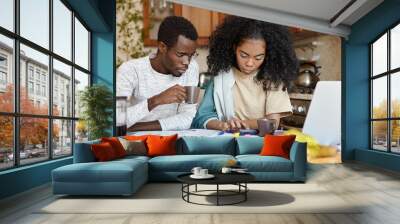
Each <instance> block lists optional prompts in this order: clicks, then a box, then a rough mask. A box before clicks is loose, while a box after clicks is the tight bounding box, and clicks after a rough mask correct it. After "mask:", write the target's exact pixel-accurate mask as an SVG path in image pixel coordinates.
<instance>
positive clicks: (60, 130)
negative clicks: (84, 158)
mask: <svg viewBox="0 0 400 224" xmlns="http://www.w3.org/2000/svg"><path fill="white" fill-rule="evenodd" d="M71 137H72V121H69V120H54V121H53V157H60V156H66V155H71V154H72V138H71Z"/></svg>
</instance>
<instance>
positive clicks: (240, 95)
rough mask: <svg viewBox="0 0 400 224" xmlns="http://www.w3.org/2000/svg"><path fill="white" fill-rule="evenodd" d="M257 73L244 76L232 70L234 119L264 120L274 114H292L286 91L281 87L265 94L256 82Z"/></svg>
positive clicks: (236, 70)
mask: <svg viewBox="0 0 400 224" xmlns="http://www.w3.org/2000/svg"><path fill="white" fill-rule="evenodd" d="M257 72H258V71H256V72H254V73H252V74H250V75H246V74H244V73H242V72H240V71H239V70H238V69H236V68H234V69H233V74H234V78H235V84H234V85H233V87H232V94H233V104H234V111H235V117H236V118H238V119H241V120H251V119H260V118H264V117H265V116H266V115H269V114H274V113H285V116H287V115H290V114H291V113H292V104H291V103H290V98H289V94H288V93H287V91H282V86H280V87H278V88H277V89H276V90H274V89H273V90H269V91H268V93H265V91H264V89H263V86H262V84H261V83H258V82H256V80H255V76H256V75H257Z"/></svg>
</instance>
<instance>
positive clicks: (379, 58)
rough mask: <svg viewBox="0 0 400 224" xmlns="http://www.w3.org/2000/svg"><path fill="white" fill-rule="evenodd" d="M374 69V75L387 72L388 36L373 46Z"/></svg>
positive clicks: (384, 36)
mask: <svg viewBox="0 0 400 224" xmlns="http://www.w3.org/2000/svg"><path fill="white" fill-rule="evenodd" d="M372 68H373V73H372V74H373V75H378V74H380V73H383V72H386V71H387V34H385V35H383V36H382V37H381V38H379V39H378V40H377V41H375V43H373V45H372Z"/></svg>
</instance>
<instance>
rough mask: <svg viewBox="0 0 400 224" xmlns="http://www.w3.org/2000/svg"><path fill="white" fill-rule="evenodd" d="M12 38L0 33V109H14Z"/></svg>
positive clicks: (9, 110) (11, 110) (10, 110)
mask: <svg viewBox="0 0 400 224" xmlns="http://www.w3.org/2000/svg"><path fill="white" fill-rule="evenodd" d="M13 49H14V44H13V40H12V39H10V38H7V37H5V36H3V35H0V111H2V112H13V111H14V73H13V59H14V55H13Z"/></svg>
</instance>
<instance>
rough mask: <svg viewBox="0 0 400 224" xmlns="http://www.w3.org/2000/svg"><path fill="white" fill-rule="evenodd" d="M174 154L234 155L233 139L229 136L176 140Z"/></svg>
mask: <svg viewBox="0 0 400 224" xmlns="http://www.w3.org/2000/svg"><path fill="white" fill-rule="evenodd" d="M176 147H177V148H176V153H177V154H178V155H179V154H184V155H185V154H186V155H196V154H197V155H198V154H226V155H232V156H234V155H235V138H233V137H230V136H218V137H206V136H185V137H182V138H180V139H179V140H178V142H177V146H176Z"/></svg>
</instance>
